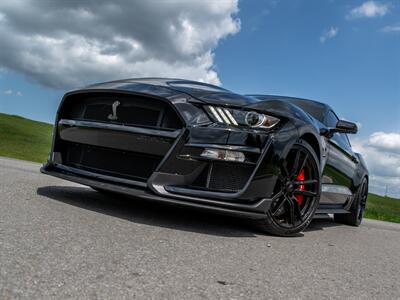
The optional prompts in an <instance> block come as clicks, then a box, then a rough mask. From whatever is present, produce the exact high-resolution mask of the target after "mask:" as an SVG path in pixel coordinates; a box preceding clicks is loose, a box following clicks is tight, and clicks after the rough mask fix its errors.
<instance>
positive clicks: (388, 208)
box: [365, 193, 400, 223]
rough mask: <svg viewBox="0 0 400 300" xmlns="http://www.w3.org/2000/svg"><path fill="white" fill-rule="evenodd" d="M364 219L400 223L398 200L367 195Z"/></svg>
mask: <svg viewBox="0 0 400 300" xmlns="http://www.w3.org/2000/svg"><path fill="white" fill-rule="evenodd" d="M365 217H366V218H369V219H375V220H381V221H389V222H395V223H400V200H399V199H394V198H390V197H382V196H378V195H375V194H371V193H370V194H368V199H367V207H366V209H365Z"/></svg>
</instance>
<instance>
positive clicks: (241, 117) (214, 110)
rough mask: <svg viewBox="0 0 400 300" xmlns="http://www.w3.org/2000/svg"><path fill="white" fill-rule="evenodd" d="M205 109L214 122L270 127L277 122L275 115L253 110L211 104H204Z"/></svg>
mask: <svg viewBox="0 0 400 300" xmlns="http://www.w3.org/2000/svg"><path fill="white" fill-rule="evenodd" d="M206 110H207V111H208V113H209V114H210V115H211V116H212V117H213V119H214V120H215V121H216V122H218V123H224V124H228V125H235V126H248V127H253V128H272V127H273V126H275V125H276V124H277V123H278V122H279V119H278V118H276V117H273V116H269V115H266V114H262V113H258V112H255V111H246V110H240V109H228V108H224V107H215V106H211V105H208V106H206Z"/></svg>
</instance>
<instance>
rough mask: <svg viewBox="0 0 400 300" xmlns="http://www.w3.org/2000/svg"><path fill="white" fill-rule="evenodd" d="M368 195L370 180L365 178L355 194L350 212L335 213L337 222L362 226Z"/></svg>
mask: <svg viewBox="0 0 400 300" xmlns="http://www.w3.org/2000/svg"><path fill="white" fill-rule="evenodd" d="M367 196H368V182H367V179H366V178H364V179H363V181H362V182H361V184H360V187H359V188H358V191H357V193H356V195H355V199H354V201H353V203H352V204H351V207H350V213H348V214H335V215H334V218H335V222H337V223H342V224H347V225H351V226H360V224H361V221H362V219H363V216H364V211H365V205H366V203H367Z"/></svg>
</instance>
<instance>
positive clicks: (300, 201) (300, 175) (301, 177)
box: [296, 169, 305, 205]
mask: <svg viewBox="0 0 400 300" xmlns="http://www.w3.org/2000/svg"><path fill="white" fill-rule="evenodd" d="M304 179H305V177H304V169H302V170H301V171H300V173H299V175H297V177H296V180H298V181H303V180H304ZM298 189H299V190H302V191H304V184H301V185H299V187H298ZM296 199H297V202H298V203H299V205H301V203H303V195H296Z"/></svg>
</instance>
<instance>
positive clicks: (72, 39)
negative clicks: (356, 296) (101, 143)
mask: <svg viewBox="0 0 400 300" xmlns="http://www.w3.org/2000/svg"><path fill="white" fill-rule="evenodd" d="M39 14H41V15H42V14H43V16H45V17H44V18H37V16H38V15H39ZM61 16H66V18H61ZM154 18H157V20H158V22H153V20H154ZM61 19H62V21H61ZM399 22H400V4H399V3H396V2H391V1H371V0H368V1H363V0H357V1H356V0H352V1H331V0H330V1H328V0H327V1H317V0H314V1H306V0H298V1H277V0H266V1H235V0H231V1H230V0H229V1H228V0H227V1H220V2H213V1H201V2H191V3H187V2H185V1H176V2H173V3H172V2H168V1H166V2H157V1H148V2H146V3H135V4H132V5H130V4H129V3H125V2H124V3H123V2H121V3H119V2H118V1H117V2H114V3H113V4H112V5H107V4H104V3H99V4H96V5H92V4H90V3H88V2H82V3H75V2H73V3H69V2H68V3H57V4H54V5H52V4H49V3H48V2H34V1H31V2H27V3H26V5H25V7H22V6H20V5H18V3H16V2H12V1H3V2H2V3H1V4H0V25H1V26H0V36H1V37H2V52H1V53H0V112H2V113H6V114H15V115H20V116H22V117H26V118H29V119H32V120H38V121H42V122H46V123H49V124H52V123H53V121H54V118H55V113H56V111H57V107H58V104H59V102H60V100H61V98H62V96H63V94H64V93H65V92H66V91H68V90H71V89H75V88H78V87H80V86H85V85H87V84H89V83H97V82H102V81H109V80H116V79H119V78H122V77H144V76H157V77H160V76H161V77H170V76H173V77H182V78H188V79H193V80H199V81H203V82H208V83H212V84H217V85H220V86H222V87H224V88H227V89H229V90H232V91H233V92H236V93H239V94H249V93H251V94H254V93H258V94H275V95H285V96H293V97H299V98H305V99H313V100H317V101H320V102H323V103H327V104H329V105H330V106H331V107H332V108H333V109H334V110H335V111H336V112H337V114H338V116H339V117H340V118H343V119H346V120H351V121H354V122H356V123H357V124H358V126H359V133H358V134H357V135H355V136H349V137H350V139H351V143H352V145H353V147H354V148H355V150H356V151H358V152H360V153H362V154H363V156H364V157H365V159H366V161H367V164H368V166H369V169H370V173H371V189H372V190H373V191H376V192H378V194H381V195H382V194H384V192H385V186H388V188H389V191H390V193H391V194H393V195H396V196H397V197H400V23H399ZM92 28H95V29H97V28H101V30H92Z"/></svg>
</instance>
